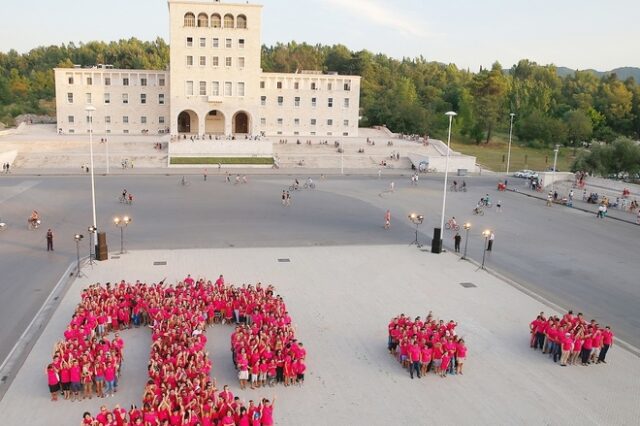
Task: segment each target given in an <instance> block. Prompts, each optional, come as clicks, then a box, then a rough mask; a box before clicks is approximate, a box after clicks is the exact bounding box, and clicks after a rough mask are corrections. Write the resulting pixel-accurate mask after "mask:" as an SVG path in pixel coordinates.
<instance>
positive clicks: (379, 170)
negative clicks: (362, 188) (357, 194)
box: [378, 169, 382, 179]
mask: <svg viewBox="0 0 640 426" xmlns="http://www.w3.org/2000/svg"><path fill="white" fill-rule="evenodd" d="M381 177H382V169H378V179H380V178H381Z"/></svg>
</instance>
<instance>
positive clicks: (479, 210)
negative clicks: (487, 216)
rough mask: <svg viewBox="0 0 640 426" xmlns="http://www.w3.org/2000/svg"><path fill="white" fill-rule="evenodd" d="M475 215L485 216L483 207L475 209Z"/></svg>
mask: <svg viewBox="0 0 640 426" xmlns="http://www.w3.org/2000/svg"><path fill="white" fill-rule="evenodd" d="M473 214H474V215H475V216H484V210H483V209H482V207H476V208H475V209H473Z"/></svg>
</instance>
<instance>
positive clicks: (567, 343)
mask: <svg viewBox="0 0 640 426" xmlns="http://www.w3.org/2000/svg"><path fill="white" fill-rule="evenodd" d="M560 345H561V351H562V355H561V356H560V365H561V366H562V367H566V366H567V361H568V360H569V356H570V355H571V351H572V350H573V338H572V337H571V333H565V335H564V337H563V338H562V340H561V341H560Z"/></svg>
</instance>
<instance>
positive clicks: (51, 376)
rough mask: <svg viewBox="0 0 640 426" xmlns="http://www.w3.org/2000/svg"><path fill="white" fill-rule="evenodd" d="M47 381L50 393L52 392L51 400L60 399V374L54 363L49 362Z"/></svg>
mask: <svg viewBox="0 0 640 426" xmlns="http://www.w3.org/2000/svg"><path fill="white" fill-rule="evenodd" d="M45 372H46V373H47V383H48V384H49V393H51V400H52V401H57V400H58V393H59V392H60V376H59V375H58V372H57V371H56V368H55V367H54V365H53V364H49V365H48V366H47V368H46V371H45Z"/></svg>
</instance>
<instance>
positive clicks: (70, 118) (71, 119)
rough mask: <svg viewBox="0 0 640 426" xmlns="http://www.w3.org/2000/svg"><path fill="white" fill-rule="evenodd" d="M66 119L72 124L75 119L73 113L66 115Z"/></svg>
mask: <svg viewBox="0 0 640 426" xmlns="http://www.w3.org/2000/svg"><path fill="white" fill-rule="evenodd" d="M67 121H69V124H73V123H75V121H76V118H75V117H74V116H73V115H70V116H68V117H67Z"/></svg>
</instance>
